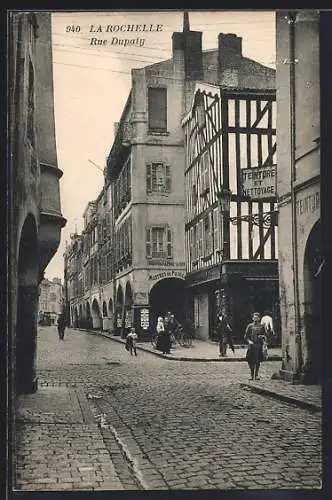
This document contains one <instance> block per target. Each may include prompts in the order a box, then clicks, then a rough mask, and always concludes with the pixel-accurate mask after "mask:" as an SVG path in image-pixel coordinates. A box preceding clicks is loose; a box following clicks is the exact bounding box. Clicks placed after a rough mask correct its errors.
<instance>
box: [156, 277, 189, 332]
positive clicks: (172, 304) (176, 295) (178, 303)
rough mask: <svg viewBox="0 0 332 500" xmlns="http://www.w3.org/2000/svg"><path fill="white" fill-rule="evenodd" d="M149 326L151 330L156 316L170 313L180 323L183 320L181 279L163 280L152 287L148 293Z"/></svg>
mask: <svg viewBox="0 0 332 500" xmlns="http://www.w3.org/2000/svg"><path fill="white" fill-rule="evenodd" d="M149 305H150V326H151V327H152V328H153V327H154V326H155V324H156V322H157V317H158V316H165V314H166V313H167V312H168V311H170V312H172V313H173V314H174V316H175V317H176V319H177V320H178V321H180V322H183V321H184V320H185V288H184V279H182V278H164V279H161V280H159V281H157V283H155V284H154V285H153V287H152V288H151V290H150V293H149Z"/></svg>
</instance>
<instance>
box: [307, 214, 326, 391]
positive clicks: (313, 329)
mask: <svg viewBox="0 0 332 500" xmlns="http://www.w3.org/2000/svg"><path fill="white" fill-rule="evenodd" d="M323 269H324V260H323V253H322V228H321V222H320V220H319V221H317V222H316V224H315V225H314V226H313V228H312V230H311V231H310V234H309V236H308V239H307V243H306V247H305V252H304V259H303V289H304V314H303V324H304V330H305V342H306V351H307V356H306V361H305V365H304V367H303V372H304V377H305V381H306V382H309V383H319V382H320V381H321V379H322V371H321V370H322V323H321V314H322V274H323Z"/></svg>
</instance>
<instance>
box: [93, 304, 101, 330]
mask: <svg viewBox="0 0 332 500" xmlns="http://www.w3.org/2000/svg"><path fill="white" fill-rule="evenodd" d="M91 317H92V328H93V329H94V330H100V329H101V327H102V315H101V312H100V307H99V303H98V300H97V299H93V301H92V306H91Z"/></svg>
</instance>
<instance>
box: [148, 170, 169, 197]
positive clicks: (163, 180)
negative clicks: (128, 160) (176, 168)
mask: <svg viewBox="0 0 332 500" xmlns="http://www.w3.org/2000/svg"><path fill="white" fill-rule="evenodd" d="M146 191H147V193H170V192H171V168H170V166H169V165H165V164H164V163H151V164H150V165H147V166H146Z"/></svg>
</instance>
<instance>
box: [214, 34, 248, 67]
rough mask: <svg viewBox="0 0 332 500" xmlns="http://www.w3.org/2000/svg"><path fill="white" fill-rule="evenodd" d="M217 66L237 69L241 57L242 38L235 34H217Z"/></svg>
mask: <svg viewBox="0 0 332 500" xmlns="http://www.w3.org/2000/svg"><path fill="white" fill-rule="evenodd" d="M218 56H219V65H220V66H221V68H222V66H223V65H224V64H226V66H228V67H229V66H233V67H238V64H239V59H240V58H241V57H242V38H241V37H239V36H237V35H236V34H235V33H226V34H225V33H219V35H218Z"/></svg>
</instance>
